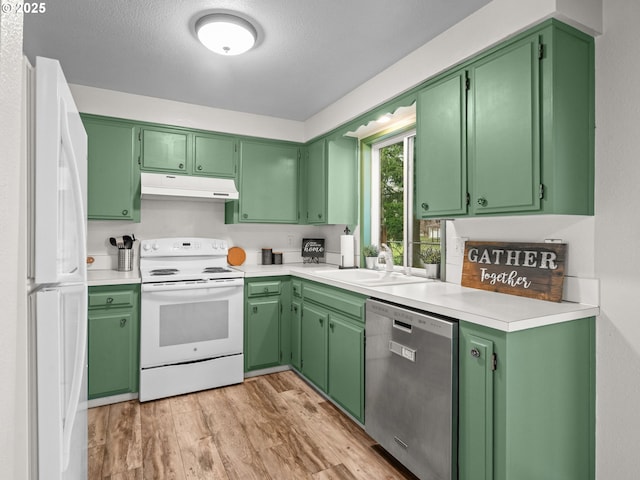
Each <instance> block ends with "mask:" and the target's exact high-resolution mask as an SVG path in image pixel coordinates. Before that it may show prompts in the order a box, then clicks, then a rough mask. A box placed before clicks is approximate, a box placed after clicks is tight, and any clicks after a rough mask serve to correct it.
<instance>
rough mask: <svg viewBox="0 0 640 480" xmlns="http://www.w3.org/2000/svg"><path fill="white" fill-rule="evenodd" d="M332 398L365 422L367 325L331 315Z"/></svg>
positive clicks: (330, 392)
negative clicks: (365, 328) (365, 342)
mask: <svg viewBox="0 0 640 480" xmlns="http://www.w3.org/2000/svg"><path fill="white" fill-rule="evenodd" d="M328 336H329V341H328V344H329V345H328V348H329V350H328V364H329V387H328V393H329V396H330V397H331V398H332V399H333V400H335V401H336V402H337V403H338V404H340V405H341V406H342V407H343V408H344V409H345V410H347V411H348V412H349V413H351V414H352V415H353V416H354V417H355V418H357V419H358V420H360V421H361V422H363V423H364V325H359V324H357V323H355V322H353V321H350V320H348V319H346V318H344V317H341V316H340V315H336V314H333V313H332V314H330V316H329V335H328Z"/></svg>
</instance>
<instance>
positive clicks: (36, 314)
mask: <svg viewBox="0 0 640 480" xmlns="http://www.w3.org/2000/svg"><path fill="white" fill-rule="evenodd" d="M26 77H27V92H28V93H27V97H28V98H29V99H28V100H27V109H28V111H29V112H30V115H29V114H28V118H29V120H28V121H27V137H28V138H29V137H30V138H32V141H31V142H28V143H30V147H31V149H33V151H32V152H31V153H30V154H29V155H28V157H29V161H30V168H29V171H30V173H29V185H30V194H29V213H30V215H29V216H30V221H29V227H28V228H29V231H30V235H29V239H30V245H29V251H30V255H29V278H28V280H27V281H28V285H29V292H30V293H29V322H30V323H29V326H30V330H31V332H32V334H31V346H32V350H33V352H31V359H32V365H31V369H30V374H31V376H32V378H31V382H30V385H31V389H32V395H31V401H32V408H31V412H30V414H31V418H32V419H34V420H36V421H35V422H32V424H33V425H34V428H32V433H33V435H32V436H33V437H34V442H33V443H32V448H33V449H34V450H35V449H37V455H35V452H34V455H33V458H34V459H35V458H37V462H36V461H34V462H32V475H31V477H32V478H34V479H35V478H38V479H39V480H49V479H55V480H59V479H65V480H71V479H73V480H79V479H83V480H84V479H86V478H87V282H86V278H87V277H86V215H85V212H86V204H87V196H86V184H87V180H86V178H87V135H86V132H85V130H84V127H83V125H82V121H81V119H80V116H79V114H78V110H77V108H76V105H75V103H74V100H73V97H72V96H71V92H70V90H69V86H68V85H67V82H66V80H65V77H64V75H63V73H62V69H61V68H60V64H59V62H58V61H57V60H51V59H48V58H42V57H37V59H36V65H35V69H32V68H30V67H27V68H26ZM30 105H31V106H30ZM34 353H35V355H34ZM35 438H37V440H35Z"/></svg>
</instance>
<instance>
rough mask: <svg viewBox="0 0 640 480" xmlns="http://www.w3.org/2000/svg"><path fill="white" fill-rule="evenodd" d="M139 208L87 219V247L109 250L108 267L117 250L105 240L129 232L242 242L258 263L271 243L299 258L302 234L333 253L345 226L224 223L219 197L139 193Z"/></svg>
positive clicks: (91, 251)
mask: <svg viewBox="0 0 640 480" xmlns="http://www.w3.org/2000/svg"><path fill="white" fill-rule="evenodd" d="M140 214H141V222H140V223H131V222H125V221H90V222H89V225H88V229H87V230H88V236H87V253H88V254H89V255H93V256H96V258H98V257H97V256H100V255H109V256H110V257H111V258H110V259H108V260H109V261H110V263H111V265H112V268H115V266H116V265H117V260H116V259H117V257H116V255H117V250H116V248H115V247H113V246H111V244H110V243H109V237H112V236H118V235H126V234H131V233H133V234H134V235H135V236H136V239H140V240H145V239H153V238H162V237H207V238H218V239H222V240H227V242H228V243H229V245H230V246H239V247H242V248H243V249H244V250H245V251H246V252H247V260H246V263H247V264H259V263H261V261H260V253H261V252H260V250H261V249H262V248H272V249H273V251H276V252H282V253H283V254H284V262H285V263H293V262H301V261H302V258H301V256H300V252H301V242H302V239H303V238H324V239H325V240H326V243H325V248H326V250H327V252H328V254H329V253H333V254H337V253H338V252H339V251H340V235H341V233H342V230H343V229H344V225H332V226H314V225H267V224H237V225H225V223H224V204H223V203H214V202H206V201H195V200H145V199H143V200H142V205H141V209H140ZM99 260H102V259H99ZM102 261H103V260H102ZM327 261H328V262H330V263H331V261H332V257H329V256H328V258H327ZM334 263H335V262H334ZM97 266H100V267H101V268H104V267H102V266H101V265H97Z"/></svg>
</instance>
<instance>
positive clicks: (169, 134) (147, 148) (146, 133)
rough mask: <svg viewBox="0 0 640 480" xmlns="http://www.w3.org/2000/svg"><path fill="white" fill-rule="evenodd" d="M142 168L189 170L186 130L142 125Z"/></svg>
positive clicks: (179, 171) (151, 169)
mask: <svg viewBox="0 0 640 480" xmlns="http://www.w3.org/2000/svg"><path fill="white" fill-rule="evenodd" d="M141 136H142V169H143V170H149V171H160V172H175V173H187V172H189V165H188V164H187V159H188V158H189V157H190V151H189V133H188V132H186V131H182V130H178V129H171V128H163V127H147V126H143V127H142V131H141Z"/></svg>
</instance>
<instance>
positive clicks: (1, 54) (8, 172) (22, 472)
mask: <svg viewBox="0 0 640 480" xmlns="http://www.w3.org/2000/svg"><path fill="white" fill-rule="evenodd" d="M0 85H1V86H2V87H1V88H0V105H1V106H2V108H0V171H2V175H0V232H2V248H0V271H2V275H0V305H1V307H0V308H1V309H2V313H0V478H7V479H8V478H11V479H21V478H27V465H28V463H27V462H28V445H27V432H28V420H27V406H28V395H27V383H26V382H27V358H26V354H27V336H26V328H27V322H26V313H25V309H26V296H25V295H26V272H25V263H24V262H25V261H24V258H25V257H24V255H25V248H24V247H25V244H24V233H25V232H24V227H25V224H24V221H23V220H22V219H24V213H25V211H24V198H25V197H24V189H23V179H24V175H23V174H24V167H23V166H24V162H23V157H22V138H23V137H22V130H23V129H22V128H21V127H22V124H21V121H22V116H21V108H22V15H17V14H5V13H1V14H0Z"/></svg>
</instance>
